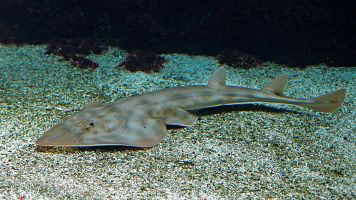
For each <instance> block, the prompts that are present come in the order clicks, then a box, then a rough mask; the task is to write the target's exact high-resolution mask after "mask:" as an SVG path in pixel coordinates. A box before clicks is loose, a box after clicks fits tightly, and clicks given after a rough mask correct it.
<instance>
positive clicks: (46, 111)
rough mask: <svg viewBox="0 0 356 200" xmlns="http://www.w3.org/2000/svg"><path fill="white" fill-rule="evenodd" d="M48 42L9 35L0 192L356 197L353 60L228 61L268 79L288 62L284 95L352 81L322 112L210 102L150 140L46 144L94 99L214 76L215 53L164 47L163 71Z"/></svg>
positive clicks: (4, 195)
mask: <svg viewBox="0 0 356 200" xmlns="http://www.w3.org/2000/svg"><path fill="white" fill-rule="evenodd" d="M44 52H45V46H31V45H29V46H23V47H14V46H0V199H20V198H24V199H109V198H110V199H128V198H132V199H137V198H138V199H150V198H162V199H242V198H254V199H260V198H277V199H285V198H289V199H301V198H306V199H320V198H321V199H355V197H356V194H355V191H356V184H355V183H356V181H355V169H356V166H355V160H356V159H355V142H356V140H355V132H356V117H355V113H356V98H355V96H356V94H355V93H356V67H353V68H328V67H326V66H323V65H320V66H311V67H309V68H307V69H304V70H300V69H291V68H285V67H282V66H279V65H276V64H273V63H265V64H264V65H265V66H264V67H262V68H258V69H250V70H245V69H232V68H229V67H228V66H226V69H227V75H228V81H227V83H228V84H230V85H240V86H246V87H251V88H260V87H261V86H263V85H265V84H267V83H268V82H269V81H270V79H272V78H274V77H275V76H278V75H279V74H282V73H287V74H288V75H289V84H288V86H287V88H286V91H285V94H286V95H288V96H292V97H298V98H309V97H314V96H318V95H320V94H323V93H326V92H328V91H332V90H335V89H338V88H346V89H347V98H346V99H345V105H344V106H343V107H342V108H341V109H340V110H338V111H336V112H335V113H319V112H316V111H311V110H308V109H305V108H301V107H296V106H288V105H272V104H264V105H242V106H229V107H222V108H217V109H206V110H203V111H201V112H199V113H197V114H198V115H199V120H198V121H197V122H196V123H195V124H193V125H192V126H190V127H187V128H180V129H176V128H174V129H170V130H169V133H170V134H169V135H168V137H166V138H165V139H164V140H163V141H162V142H161V143H160V144H159V145H157V146H155V147H153V148H146V149H134V148H116V147H110V148H81V149H76V148H41V149H40V148H37V147H36V146H35V145H34V143H35V141H36V139H37V138H39V137H40V136H41V135H42V134H43V133H44V131H46V130H47V129H49V128H50V127H51V126H53V125H54V124H55V123H57V122H58V121H59V120H60V119H61V118H63V117H64V116H68V115H72V114H73V113H75V112H77V111H79V110H80V109H81V108H82V107H83V105H84V104H86V103H88V102H90V101H93V100H99V101H105V102H110V101H114V100H116V99H118V98H120V97H124V96H129V95H132V94H137V93H142V92H147V91H154V90H157V89H161V88H166V87H175V86H184V85H192V84H206V82H207V80H208V78H209V76H210V75H211V73H212V72H213V70H214V69H216V68H217V67H219V64H218V62H217V61H216V60H215V59H214V58H212V57H203V56H188V55H181V54H173V55H163V56H165V58H166V59H167V60H168V62H167V63H166V64H165V68H164V69H163V70H161V72H160V73H153V74H144V73H130V72H127V71H125V70H122V69H118V68H117V66H118V65H119V64H120V63H121V62H123V61H124V59H125V56H126V53H125V52H124V51H122V50H119V49H115V48H111V49H110V50H109V51H108V52H106V53H104V54H102V55H91V56H89V57H90V59H92V60H93V61H95V62H97V63H99V65H100V67H99V68H98V69H97V70H95V71H86V70H81V69H78V68H75V67H73V66H70V65H69V63H66V62H64V61H61V58H59V57H56V56H51V55H45V54H44Z"/></svg>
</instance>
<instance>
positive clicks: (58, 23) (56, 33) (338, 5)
mask: <svg viewBox="0 0 356 200" xmlns="http://www.w3.org/2000/svg"><path fill="white" fill-rule="evenodd" d="M0 2H1V4H0V42H2V43H17V44H23V43H32V44H39V43H51V42H53V41H56V40H59V39H72V38H76V39H78V38H83V39H85V38H90V39H96V40H99V41H100V42H103V43H105V44H111V45H115V46H119V47H121V48H123V49H126V50H129V51H132V50H136V49H141V50H152V51H156V52H159V53H162V52H165V53H169V52H182V53H192V54H205V55H217V54H219V53H221V52H222V51H238V52H241V53H245V54H249V55H253V56H255V57H257V58H259V59H261V60H264V61H266V60H268V61H274V62H277V63H280V64H287V65H291V66H301V65H302V66H303V65H308V64H315V63H325V64H327V65H329V66H355V65H356V62H355V61H356V1H353V0H343V1H338V0H335V1H323V0H314V1H312V0H309V1H307V0H283V1H282V0H273V1H272V0H266V1H261V0H260V1H258V0H216V1H204V0H189V1H187V0H116V1H115V0H0Z"/></svg>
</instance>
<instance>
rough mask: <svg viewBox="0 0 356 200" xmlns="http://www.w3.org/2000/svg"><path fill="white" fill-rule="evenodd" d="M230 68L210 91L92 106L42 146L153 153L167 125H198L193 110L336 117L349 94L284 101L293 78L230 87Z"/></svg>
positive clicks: (168, 92)
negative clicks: (276, 109)
mask: <svg viewBox="0 0 356 200" xmlns="http://www.w3.org/2000/svg"><path fill="white" fill-rule="evenodd" d="M225 80H226V72H225V69H224V68H222V67H221V68H218V69H217V70H215V72H214V74H213V76H212V77H211V78H210V80H209V82H208V85H205V86H186V87H179V88H167V89H162V90H159V91H155V92H150V93H146V94H140V95H134V96H131V97H127V98H122V99H119V100H118V101H116V102H113V103H100V102H92V103H89V104H88V105H86V106H85V107H84V109H83V110H82V111H80V112H79V113H77V114H75V115H73V116H71V117H68V118H66V119H64V120H63V121H61V122H60V123H58V124H57V125H55V126H54V127H52V128H51V129H50V130H48V131H47V132H46V133H45V134H44V135H43V136H42V137H40V138H39V139H38V140H37V141H36V144H37V145H38V146H107V145H118V146H134V147H152V146H154V145H156V144H158V143H159V142H160V141H161V140H162V139H163V138H164V137H165V136H166V135H167V133H168V131H167V129H166V125H180V126H189V125H191V124H192V123H194V122H195V121H196V119H197V117H196V116H195V115H193V114H192V113H190V112H189V111H190V110H197V109H202V108H207V107H214V106H220V105H235V104H249V103H259V102H269V103H281V104H292V105H298V106H303V107H307V108H311V109H314V110H317V111H321V112H333V111H335V110H337V109H338V108H339V107H340V106H341V105H342V103H343V101H344V98H345V92H346V90H345V89H339V90H337V91H334V92H331V93H327V94H325V95H322V96H319V97H316V98H312V99H296V98H291V97H286V96H284V95H283V89H284V87H285V85H286V83H287V75H281V76H279V77H277V78H275V79H273V80H272V81H271V83H270V84H268V85H267V86H265V87H263V88H262V89H250V88H244V87H237V86H227V85H226V83H225Z"/></svg>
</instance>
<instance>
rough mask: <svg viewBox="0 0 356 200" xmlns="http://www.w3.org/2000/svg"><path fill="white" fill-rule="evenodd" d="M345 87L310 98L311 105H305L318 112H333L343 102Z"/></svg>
mask: <svg viewBox="0 0 356 200" xmlns="http://www.w3.org/2000/svg"><path fill="white" fill-rule="evenodd" d="M345 93H346V89H340V90H336V91H334V92H329V93H327V94H324V95H321V96H319V97H316V98H312V99H311V100H312V101H314V102H315V103H313V105H312V106H307V107H309V108H311V109H313V110H317V111H320V112H334V111H336V110H337V109H338V108H340V106H341V105H342V104H343V103H344V99H345Z"/></svg>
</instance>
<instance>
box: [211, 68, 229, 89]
mask: <svg viewBox="0 0 356 200" xmlns="http://www.w3.org/2000/svg"><path fill="white" fill-rule="evenodd" d="M225 85H226V71H225V68H224V67H220V68H218V69H216V70H215V71H214V73H213V75H212V76H211V77H210V79H209V81H208V87H210V88H222V87H225Z"/></svg>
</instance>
